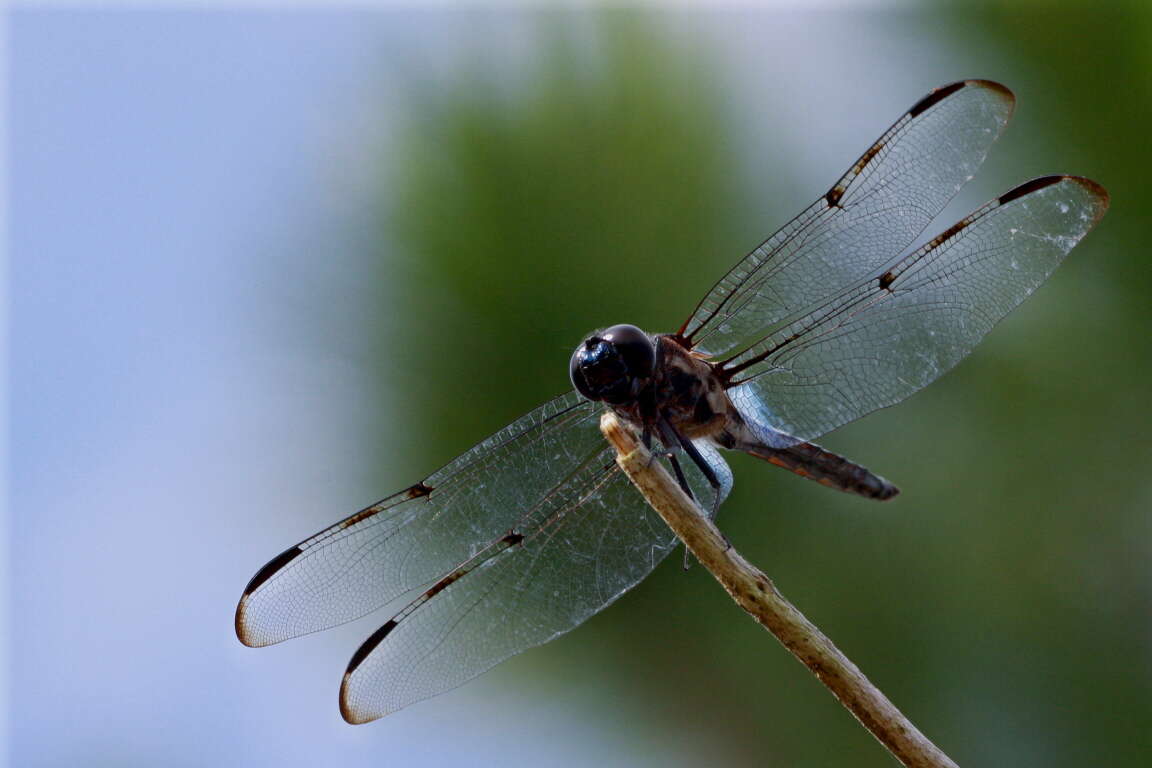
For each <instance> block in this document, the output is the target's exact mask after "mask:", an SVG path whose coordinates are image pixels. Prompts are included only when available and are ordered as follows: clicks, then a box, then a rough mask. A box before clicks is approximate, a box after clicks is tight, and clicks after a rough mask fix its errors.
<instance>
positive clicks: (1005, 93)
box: [964, 78, 1016, 105]
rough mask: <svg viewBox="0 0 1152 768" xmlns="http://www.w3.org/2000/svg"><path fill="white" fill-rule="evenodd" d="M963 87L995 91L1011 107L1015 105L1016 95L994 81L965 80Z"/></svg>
mask: <svg viewBox="0 0 1152 768" xmlns="http://www.w3.org/2000/svg"><path fill="white" fill-rule="evenodd" d="M964 85H966V86H968V87H970V88H984V89H986V90H989V91H995V92H996V93H997V94H999V95H1000V97H1001V98H1002V99H1004V101H1006V102H1008V103H1009V104H1012V105H1015V104H1016V94H1014V93H1012V89H1011V88H1009V87H1008V86H1006V85H1004V84H1003V83H998V82H996V81H995V80H981V79H979V78H976V79H973V80H965V81H964Z"/></svg>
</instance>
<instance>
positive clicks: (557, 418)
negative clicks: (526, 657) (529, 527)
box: [236, 392, 604, 646]
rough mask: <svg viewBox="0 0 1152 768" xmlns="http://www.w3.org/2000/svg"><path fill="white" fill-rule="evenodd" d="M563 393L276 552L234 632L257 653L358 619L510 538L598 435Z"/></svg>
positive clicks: (590, 411)
mask: <svg viewBox="0 0 1152 768" xmlns="http://www.w3.org/2000/svg"><path fill="white" fill-rule="evenodd" d="M598 418H599V408H598V407H597V406H596V405H595V404H593V403H591V402H589V401H587V400H585V399H583V398H582V397H580V396H579V395H578V394H577V393H575V392H570V393H568V394H566V395H563V396H561V397H558V398H556V399H554V400H551V401H550V402H548V403H546V404H545V405H543V406H541V407H540V408H537V409H536V410H534V411H532V412H531V413H528V414H526V415H525V416H523V417H521V418H520V419H518V420H516V421H515V422H513V423H512V424H509V425H508V426H507V427H505V428H504V429H502V430H500V431H499V432H497V433H496V434H494V435H492V436H491V437H489V438H488V439H487V440H484V441H483V442H481V443H480V444H478V445H476V446H475V447H474V448H472V449H471V450H469V451H467V452H466V453H464V454H463V455H461V456H460V457H458V458H457V459H455V460H454V461H452V462H451V463H449V464H448V465H446V466H445V467H444V468H442V469H441V470H440V471H438V472H436V473H435V474H433V475H431V476H429V477H428V478H426V479H425V480H424V481H422V482H420V483H417V484H416V485H414V486H412V487H411V488H408V489H406V490H404V491H401V492H400V493H397V494H395V495H393V496H390V497H388V498H386V499H384V500H382V501H380V502H378V503H377V504H373V505H372V506H370V507H368V508H366V509H363V510H361V511H360V512H357V513H356V514H354V515H352V516H350V517H348V518H347V519H345V520H342V521H341V522H339V523H336V524H335V525H333V526H331V527H329V528H326V529H324V530H323V531H320V532H319V533H317V534H316V535H314V536H312V537H310V538H308V539H305V540H304V541H302V542H300V543H299V544H297V545H296V546H294V547H291V548H289V549H288V550H286V551H284V552H282V553H281V554H280V555H278V556H276V557H275V558H273V559H272V560H271V561H270V562H269V563H268V564H267V565H265V566H264V567H263V568H261V569H260V571H258V572H257V574H256V575H255V576H254V577H253V578H252V580H251V581H250V582H249V584H248V586H247V588H246V589H245V590H244V594H243V596H242V597H241V599H240V604H239V605H238V606H237V608H236V633H237V635H238V636H239V638H240V640H241V641H242V642H244V643H245V644H246V645H251V646H263V645H270V644H272V643H278V642H280V641H282V640H287V639H289V638H292V637H297V636H299V635H303V634H307V633H309V632H316V631H318V630H322V629H326V628H328V627H332V626H335V625H337V624H342V623H344V622H347V621H351V620H353V619H356V618H359V617H361V616H363V615H365V614H367V613H369V612H370V611H373V610H375V609H377V608H379V607H380V606H382V605H384V604H385V603H387V602H389V601H390V600H392V599H393V598H395V597H397V596H398V595H400V594H402V593H404V592H406V591H408V590H410V589H413V588H415V587H418V586H421V585H424V584H428V583H429V582H431V581H433V580H434V579H436V578H438V577H440V576H441V575H443V574H444V573H445V572H446V571H448V570H449V569H451V568H453V567H455V566H456V565H458V564H459V563H461V562H463V561H465V560H467V559H468V558H469V557H471V556H473V555H474V554H476V552H478V551H479V550H480V549H481V548H483V547H485V546H487V544H488V543H489V542H490V541H492V540H493V539H494V538H496V537H498V536H500V535H502V534H503V533H506V532H507V531H509V530H511V529H512V528H513V527H514V526H515V525H516V523H517V521H518V520H519V519H520V518H521V516H523V515H524V514H525V512H526V510H528V509H531V508H532V507H533V506H534V505H536V504H538V503H539V500H540V498H541V497H542V496H543V495H545V494H546V493H548V492H549V490H551V489H552V488H553V487H554V486H556V484H557V483H559V482H561V481H562V480H563V479H564V478H565V477H567V476H568V474H569V473H571V472H572V471H573V470H574V469H575V467H576V466H577V465H578V464H579V463H580V461H581V460H582V459H583V458H584V457H585V456H587V455H588V453H589V452H590V451H592V450H593V449H599V448H602V447H603V445H604V439H603V437H602V436H601V435H600V432H599V429H598V428H597V423H598V422H597V420H598Z"/></svg>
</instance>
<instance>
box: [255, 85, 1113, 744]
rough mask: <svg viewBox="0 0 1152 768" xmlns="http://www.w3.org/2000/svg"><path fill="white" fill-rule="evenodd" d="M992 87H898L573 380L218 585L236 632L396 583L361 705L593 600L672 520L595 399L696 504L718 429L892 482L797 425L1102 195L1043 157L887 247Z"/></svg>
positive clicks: (976, 301)
mask: <svg viewBox="0 0 1152 768" xmlns="http://www.w3.org/2000/svg"><path fill="white" fill-rule="evenodd" d="M1013 105H1014V98H1013V96H1012V93H1011V92H1010V91H1009V90H1008V89H1007V88H1005V87H1004V86H1002V85H999V84H997V83H992V82H989V81H986V80H965V81H961V82H957V83H952V84H951V85H947V86H944V87H942V88H938V89H936V90H935V91H933V92H932V93H930V94H928V95H927V96H925V97H924V98H922V99H920V100H919V101H918V102H916V104H914V105H913V106H912V108H911V109H909V110H908V111H907V112H906V113H904V114H903V115H902V116H901V117H900V119H898V120H897V121H896V122H895V123H894V124H893V125H892V126H891V127H890V128H889V129H888V130H887V131H886V132H885V133H884V134H883V135H882V136H881V137H880V138H879V139H877V140H876V141H875V142H873V143H872V145H871V146H869V147H868V149H867V150H866V151H865V152H864V154H862V155H861V156H860V157H859V158H858V159H857V160H856V162H855V163H853V164H852V165H851V167H849V169H848V170H847V172H845V174H844V175H843V176H841V177H840V179H838V180H837V181H836V182H835V183H834V184H833V185H832V186H831V187H829V188H827V191H825V192H824V193H823V194H821V195H820V196H819V197H818V198H817V199H816V201H815V202H813V203H812V204H811V205H809V206H808V207H807V208H806V209H804V210H803V211H802V212H801V213H800V214H799V215H797V216H796V217H795V218H794V219H792V220H791V221H790V222H788V223H787V224H785V225H784V227H782V228H781V229H780V230H779V231H778V232H776V233H775V234H774V235H772V236H771V237H770V238H768V239H767V240H765V241H764V242H763V243H762V244H761V245H760V246H758V247H757V248H755V249H754V250H752V251H751V252H750V253H749V254H748V255H747V256H746V257H745V258H744V259H742V260H741V261H739V262H738V263H737V264H736V265H735V266H734V267H733V268H732V269H731V270H730V271H729V272H728V274H726V275H725V276H724V277H722V278H721V279H720V280H719V281H718V282H717V283H716V284H715V285H714V286H713V287H712V288H711V290H709V291H708V293H707V294H706V295H705V296H704V298H703V299H702V300H701V301H700V303H699V304H698V305H697V307H696V309H695V310H694V311H693V312H692V314H691V315H690V316H689V318H688V319H687V320H686V321H685V322H684V323H683V325H681V327H680V328H679V330H677V331H676V332H675V333H671V334H661V335H655V336H649V335H648V334H645V333H644V332H643V331H641V330H640V329H639V328H636V327H635V326H626V325H619V326H613V327H612V328H609V329H607V330H606V331H603V332H599V333H597V334H593V335H592V336H590V337H589V338H588V339H586V340H585V341H584V342H582V343H581V345H580V346H579V347H578V348H577V350H576V352H575V353H574V354H573V356H572V360H571V363H570V375H571V379H572V383H573V385H574V386H575V387H576V391H572V392H569V393H567V394H564V395H561V396H560V397H557V398H555V399H553V400H551V401H549V402H547V403H545V404H544V405H542V406H540V407H538V408H537V409H535V410H533V411H531V412H529V413H528V414H526V415H525V416H523V417H521V418H520V419H518V420H516V421H514V422H512V423H511V424H509V425H507V426H506V427H504V428H503V429H501V430H500V431H499V432H497V433H495V434H494V435H492V436H491V437H489V438H488V439H487V440H484V441H483V442H481V443H480V444H478V445H476V446H474V447H473V448H471V449H470V450H468V451H467V452H465V453H464V454H462V455H461V456H459V457H458V458H457V459H455V460H453V461H452V462H450V463H449V464H448V465H447V466H445V467H443V468H441V469H440V470H438V471H437V472H434V473H433V474H431V475H429V476H428V477H426V478H425V479H424V480H422V481H420V482H418V483H416V484H415V485H412V486H410V487H409V488H406V489H404V490H402V491H400V492H398V493H396V494H393V495H392V496H389V497H387V498H385V499H383V500H381V501H379V502H377V503H376V504H373V505H371V506H369V507H366V508H365V509H362V510H360V511H359V512H357V513H355V514H354V515H352V516H350V517H348V518H346V519H344V520H342V521H340V522H338V523H336V524H334V525H332V526H330V527H328V528H326V529H324V530H322V531H320V532H319V533H317V534H315V535H314V536H312V537H310V538H308V539H305V540H304V541H302V542H300V543H299V544H297V545H295V546H293V547H290V548H289V549H287V550H285V551H284V552H282V553H281V554H279V555H277V556H276V557H275V558H273V559H272V560H271V561H269V562H268V563H267V564H266V565H265V566H264V567H263V568H261V569H260V570H259V571H258V572H257V573H256V575H255V576H253V577H252V580H251V581H250V582H249V583H248V586H247V587H246V588H245V590H244V593H243V595H242V596H241V598H240V603H239V605H238V606H237V608H236V633H237V635H238V637H239V638H240V640H241V641H242V642H244V643H245V644H246V645H251V646H263V645H269V644H272V643H277V642H280V641H282V640H286V639H288V638H291V637H297V636H299V635H303V634H307V633H309V632H315V631H318V630H322V629H326V628H328V627H332V626H335V625H337V624H341V623H344V622H347V621H352V620H353V619H356V618H359V617H361V616H364V615H366V614H367V613H369V612H371V611H374V610H376V609H378V608H380V607H382V606H384V605H386V604H388V603H389V602H391V601H393V600H395V599H397V598H400V597H402V596H407V599H408V601H407V603H406V604H405V605H404V606H403V607H402V608H401V609H400V610H399V611H398V612H397V613H395V614H394V615H393V616H392V618H391V619H389V620H387V621H386V622H384V623H383V624H382V625H381V626H380V627H379V629H377V630H376V632H374V633H373V634H372V635H371V636H369V638H368V639H367V640H366V641H365V642H364V643H363V645H361V647H360V648H359V649H358V650H357V651H356V653H355V654H353V656H352V659H351V661H350V662H349V664H348V667H347V670H346V671H345V673H344V679H343V682H342V684H341V688H340V709H341V712H342V713H343V715H344V717H345V719H346V720H348V721H349V722H354V723H359V722H366V721H368V720H373V719H375V718H378V717H381V716H383V715H386V714H388V713H389V712H394V711H395V710H397V709H400V708H401V707H404V706H407V705H408V704H411V703H413V702H415V701H419V700H421V699H424V698H428V697H429V696H434V695H436V694H437V693H441V692H443V691H446V690H448V689H450V688H453V687H455V686H457V685H460V684H461V683H464V682H466V681H467V680H470V679H471V678H473V677H475V676H476V675H479V674H480V673H482V672H484V671H485V670H487V669H489V668H491V667H492V666H494V665H495V664H497V663H499V662H500V661H502V660H504V659H506V658H508V657H509V656H512V655H514V654H516V653H519V652H521V651H523V650H525V649H527V648H530V647H532V646H535V645H539V644H541V643H544V642H547V641H549V640H551V639H553V638H555V637H557V636H558V635H560V634H563V633H564V632H567V631H569V630H571V629H572V628H574V627H576V626H577V625H579V624H580V623H582V622H583V621H585V620H586V619H587V618H589V617H590V616H592V615H594V614H595V613H597V612H598V611H600V610H603V609H604V608H605V607H606V606H608V605H609V604H611V603H612V602H613V601H614V600H616V599H617V598H618V597H620V595H622V594H623V593H624V592H625V591H627V590H628V589H630V588H631V587H633V586H634V585H635V584H636V583H638V582H639V581H640V580H641V579H643V578H644V577H645V576H647V575H648V574H649V573H650V572H651V571H652V569H653V568H655V566H656V565H657V564H658V563H659V562H660V560H661V559H663V558H664V557H665V556H666V555H667V554H668V553H669V552H670V551H671V550H672V549H673V548H674V546H675V544H676V540H675V537H674V536H673V535H672V533H671V532H670V531H669V530H668V528H667V527H666V526H665V525H664V523H663V521H661V520H660V519H659V517H657V516H656V514H655V513H654V512H652V510H650V509H649V508H648V507H647V505H646V504H645V503H644V501H643V499H642V497H641V496H640V495H639V493H637V492H636V491H635V490H634V489H633V488H632V487H631V485H630V483H629V482H628V480H627V479H626V478H625V477H624V475H623V473H622V472H620V470H619V469H618V468H617V467H616V464H615V461H614V458H615V457H614V455H613V453H612V450H611V449H610V448H609V447H608V446H607V445H606V443H605V441H604V440H603V438H602V437H601V435H600V431H599V428H598V422H599V416H600V412H601V410H602V409H603V408H606V407H607V408H612V409H613V410H615V411H616V412H617V413H618V414H620V415H621V416H622V417H624V418H625V419H626V420H628V421H629V422H630V423H632V424H633V425H634V426H635V427H636V428H637V429H638V430H640V431H641V432H642V434H643V436H644V439H645V441H646V442H649V443H650V444H652V445H653V447H654V448H656V449H657V454H658V455H659V456H661V457H662V458H661V460H663V461H667V462H668V463H669V465H670V466H671V467H672V469H673V470H674V471H675V473H676V476H677V479H678V480H679V482H680V483H681V485H682V486H683V487H684V488H685V489H686V490H687V491H688V492H689V493H691V494H693V495H694V496H695V497H696V498H698V499H700V500H701V501H703V502H706V503H704V504H703V508H704V509H705V510H706V511H707V512H709V513H710V514H714V513H715V511H716V509H717V508H718V507H719V505H720V503H721V502H722V501H723V499H724V498H725V496H726V495H727V493H728V490H729V489H730V488H731V484H732V475H731V472H730V471H729V469H728V467H727V465H726V464H725V462H724V460H723V458H721V455H720V452H719V451H720V450H721V449H727V450H739V451H744V452H746V453H749V454H751V455H753V456H756V457H758V458H761V459H763V460H765V461H767V462H769V463H771V464H774V465H776V466H779V467H783V468H785V469H788V470H790V471H792V472H795V473H797V474H800V475H802V476H804V477H807V478H809V479H812V480H816V481H817V482H819V483H821V484H823V485H826V486H829V487H832V488H835V489H837V490H841V491H846V492H849V493H853V494H856V495H860V496H863V497H866V498H870V499H888V498H891V497H892V496H894V495H896V493H897V490H896V488H895V487H894V486H893V485H892V484H890V483H888V482H887V481H886V480H884V479H883V478H881V477H879V476H878V475H875V474H873V473H872V472H869V471H868V470H867V469H865V468H863V467H861V466H859V465H857V464H854V463H852V462H850V461H848V460H847V459H844V458H842V457H840V456H837V455H835V454H833V453H830V452H828V451H826V450H824V449H823V448H820V447H819V446H818V445H816V444H814V443H812V442H810V441H812V440H815V439H816V438H818V437H820V436H821V435H823V434H825V433H827V432H830V431H832V430H833V429H836V428H837V427H839V426H841V425H843V424H846V423H848V422H850V421H853V420H855V419H858V418H860V417H861V416H863V415H865V414H867V413H870V412H872V411H874V410H876V409H878V408H883V407H886V406H889V405H893V404H895V403H898V402H899V401H901V400H903V399H904V398H906V397H908V396H909V395H911V394H913V393H914V392H916V391H918V390H919V389H921V388H922V387H924V386H926V385H927V384H929V383H931V382H932V381H934V380H935V379H936V378H938V377H939V376H941V375H942V374H944V373H945V372H947V371H948V370H949V369H950V368H952V367H953V366H954V365H956V364H957V363H958V362H959V361H960V360H962V359H963V358H964V357H965V356H966V355H967V354H968V353H969V352H971V351H972V349H973V348H974V347H975V346H976V344H978V343H979V341H980V340H981V339H982V338H983V337H984V335H985V334H986V333H988V331H990V330H991V328H992V327H993V326H994V325H995V324H996V323H997V322H998V321H999V320H1000V319H1001V318H1003V317H1004V316H1005V315H1006V314H1008V312H1010V311H1011V310H1012V309H1013V308H1014V307H1015V306H1016V305H1018V304H1019V303H1020V302H1021V301H1023V300H1024V299H1025V298H1027V297H1028V296H1029V295H1030V294H1031V293H1032V291H1034V290H1035V289H1036V288H1037V287H1038V286H1039V285H1040V284H1041V283H1043V282H1044V280H1045V279H1047V277H1048V275H1049V274H1051V272H1052V271H1053V270H1054V269H1055V268H1056V267H1057V266H1058V265H1059V263H1060V261H1061V260H1062V259H1063V257H1064V255H1065V254H1066V253H1067V252H1068V251H1070V250H1071V249H1072V247H1073V246H1075V245H1076V243H1078V242H1079V241H1080V239H1081V238H1082V237H1083V236H1084V235H1085V234H1087V232H1088V231H1089V230H1090V229H1092V227H1093V226H1094V225H1095V224H1096V223H1097V222H1098V221H1099V220H1100V218H1101V217H1102V216H1103V215H1104V212H1105V211H1106V209H1107V207H1108V195H1107V193H1106V192H1105V191H1104V189H1103V188H1101V187H1100V186H1099V185H1098V184H1096V183H1095V182H1093V181H1090V180H1089V179H1084V178H1080V177H1076V176H1045V177H1042V178H1039V179H1033V180H1032V181H1029V182H1025V183H1024V184H1022V185H1020V186H1018V187H1016V188H1015V189H1013V190H1010V191H1009V192H1006V193H1004V194H1002V195H1000V196H999V197H997V198H995V199H993V200H991V201H989V202H988V203H987V204H985V205H984V206H982V207H981V208H979V209H977V210H976V211H975V212H973V213H972V214H970V215H969V216H966V217H965V218H963V219H961V220H960V221H959V222H957V223H956V224H954V225H952V226H951V227H948V228H947V229H945V230H944V231H943V232H942V233H941V234H940V235H938V236H936V237H935V238H933V239H931V240H930V241H929V242H928V243H927V244H926V245H924V246H923V247H921V248H917V249H915V250H908V248H909V246H910V245H911V244H912V242H913V241H914V240H916V239H917V237H918V236H919V235H920V234H921V233H922V232H923V231H924V230H925V228H926V227H927V226H928V225H929V224H930V223H931V222H932V220H933V219H935V218H936V216H937V215H938V214H939V213H940V211H941V210H942V209H943V208H944V206H945V204H947V202H948V201H949V200H951V199H952V197H953V196H954V195H955V194H956V192H957V191H958V190H959V189H960V187H961V186H962V185H963V184H964V183H965V182H966V181H967V180H968V179H970V178H971V177H972V175H973V174H974V173H975V172H976V170H977V169H978V167H979V166H980V164H981V162H983V160H984V157H985V155H986V154H987V152H988V149H989V147H990V146H991V144H992V142H993V141H995V139H996V138H997V137H998V136H999V134H1000V132H1001V130H1002V129H1003V128H1004V126H1005V125H1006V124H1007V122H1008V118H1009V116H1010V115H1011V112H1012V109H1013Z"/></svg>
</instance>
